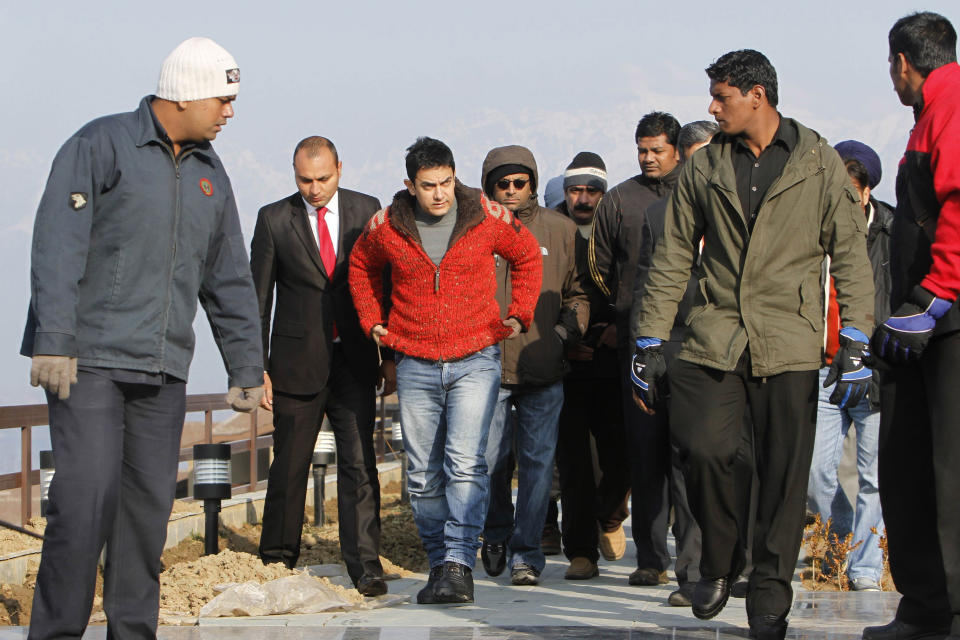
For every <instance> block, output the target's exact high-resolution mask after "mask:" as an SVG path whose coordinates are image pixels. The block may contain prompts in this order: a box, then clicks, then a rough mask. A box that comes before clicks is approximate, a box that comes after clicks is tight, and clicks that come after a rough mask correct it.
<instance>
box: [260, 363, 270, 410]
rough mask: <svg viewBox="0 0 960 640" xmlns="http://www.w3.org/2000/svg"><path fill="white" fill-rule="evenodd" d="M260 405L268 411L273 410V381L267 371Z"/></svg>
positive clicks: (264, 374)
mask: <svg viewBox="0 0 960 640" xmlns="http://www.w3.org/2000/svg"><path fill="white" fill-rule="evenodd" d="M260 406H261V407H263V408H264V409H266V410H267V411H273V381H272V380H270V374H269V373H267V372H266V371H264V372H263V397H262V398H260Z"/></svg>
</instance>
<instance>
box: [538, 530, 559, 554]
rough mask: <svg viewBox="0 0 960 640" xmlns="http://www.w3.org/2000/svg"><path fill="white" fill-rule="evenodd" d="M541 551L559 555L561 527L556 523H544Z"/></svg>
mask: <svg viewBox="0 0 960 640" xmlns="http://www.w3.org/2000/svg"><path fill="white" fill-rule="evenodd" d="M540 551H542V552H543V555H545V556H555V555H559V553H560V527H558V526H557V525H556V523H552V524H547V525H544V527H543V534H542V535H541V536H540Z"/></svg>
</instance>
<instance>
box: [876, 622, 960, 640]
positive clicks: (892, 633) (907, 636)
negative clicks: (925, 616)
mask: <svg viewBox="0 0 960 640" xmlns="http://www.w3.org/2000/svg"><path fill="white" fill-rule="evenodd" d="M948 633H950V625H949V624H945V625H942V626H936V625H919V624H911V623H909V622H904V621H903V620H898V619H897V618H894V619H893V622H891V623H890V624H885V625H883V626H880V627H867V628H866V629H864V630H863V640H941V639H942V638H946V637H947V634H948Z"/></svg>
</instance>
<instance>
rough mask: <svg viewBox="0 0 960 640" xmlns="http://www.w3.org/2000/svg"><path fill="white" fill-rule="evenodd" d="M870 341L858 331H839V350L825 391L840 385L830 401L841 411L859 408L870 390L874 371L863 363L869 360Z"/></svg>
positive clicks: (852, 329)
mask: <svg viewBox="0 0 960 640" xmlns="http://www.w3.org/2000/svg"><path fill="white" fill-rule="evenodd" d="M868 342H869V338H867V334H865V333H864V332H863V331H860V330H859V329H855V328H854V327H845V328H843V329H841V330H840V348H839V349H837V354H836V355H835V356H833V362H832V363H831V364H830V371H828V372H827V379H826V380H824V381H823V388H824V389H826V388H827V387H829V386H830V385H832V384H833V383H834V382H836V383H837V386H836V388H834V390H833V393H831V394H830V402H831V403H832V404H835V405H837V406H838V407H840V408H841V409H847V408H851V407H855V406H857V405H858V404H860V401H861V400H863V399H864V397H865V396H866V395H867V391H869V390H870V380H871V378H872V377H873V371H871V370H870V369H868V368H867V367H866V366H864V364H863V360H864V359H865V358H869V357H870V350H869V348H868V347H867V343H868Z"/></svg>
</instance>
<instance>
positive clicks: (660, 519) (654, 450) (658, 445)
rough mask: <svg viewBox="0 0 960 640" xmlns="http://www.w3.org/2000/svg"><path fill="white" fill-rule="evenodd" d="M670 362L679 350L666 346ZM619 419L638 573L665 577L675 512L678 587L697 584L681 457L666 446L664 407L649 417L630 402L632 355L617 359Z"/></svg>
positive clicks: (695, 533)
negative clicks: (650, 570)
mask: <svg viewBox="0 0 960 640" xmlns="http://www.w3.org/2000/svg"><path fill="white" fill-rule="evenodd" d="M665 349H666V354H667V359H668V362H670V363H672V362H673V356H675V352H676V351H679V344H678V343H674V342H668V343H666V345H665ZM621 355H622V357H621V369H622V374H623V375H621V376H620V380H621V382H622V385H623V390H622V394H623V415H624V422H625V423H626V424H625V428H626V438H627V452H628V454H627V455H628V458H629V461H630V484H631V493H630V496H631V498H630V514H631V531H632V532H633V543H634V545H636V549H637V567H639V568H641V569H645V568H653V569H656V570H657V571H666V570H667V569H668V568H669V567H670V552H669V551H668V550H667V528H668V525H669V519H670V508H671V507H673V512H674V519H673V537H674V540H676V543H677V565H676V574H677V582H678V583H679V584H684V583H685V582H688V581H693V582H696V581H697V580H699V579H700V567H699V564H700V527H698V526H697V523H696V520H694V518H693V514H692V513H691V512H690V507H689V505H688V504H687V489H686V484H685V483H684V480H683V471H682V469H681V467H680V457H679V454H678V452H677V451H676V450H675V448H674V447H673V446H672V445H671V442H670V420H669V415H670V413H669V410H668V408H667V406H666V405H664V406H663V407H661V408H659V409H658V411H657V413H655V414H654V415H652V416H651V415H647V414H646V413H644V412H643V411H641V410H640V408H639V407H637V405H636V403H635V402H634V401H633V383H632V382H631V381H630V360H631V358H632V357H633V352H632V351H630V353H629V354H626V353H625V351H624V352H623V353H622V354H621Z"/></svg>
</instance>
